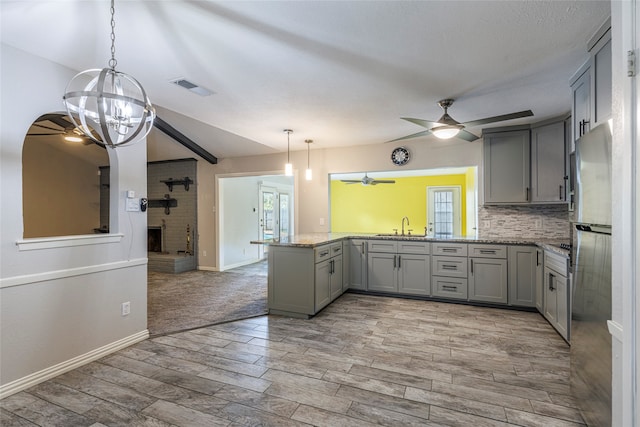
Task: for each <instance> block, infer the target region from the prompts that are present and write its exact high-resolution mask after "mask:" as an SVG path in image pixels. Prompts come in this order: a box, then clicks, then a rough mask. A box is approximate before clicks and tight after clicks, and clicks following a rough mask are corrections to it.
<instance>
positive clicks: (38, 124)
mask: <svg viewBox="0 0 640 427" xmlns="http://www.w3.org/2000/svg"><path fill="white" fill-rule="evenodd" d="M32 126H36V127H39V128H42V129H47V130H52V131H54V132H58V133H64V129H56V128H52V127H51V126H45V125H41V124H40V123H34V124H33V125H32Z"/></svg>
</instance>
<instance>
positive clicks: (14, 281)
mask: <svg viewBox="0 0 640 427" xmlns="http://www.w3.org/2000/svg"><path fill="white" fill-rule="evenodd" d="M146 264H148V259H147V258H138V259H133V260H129V261H118V262H111V263H108V264H99V265H89V266H86V267H78V268H68V269H65V270H56V271H47V272H45V273H37V274H28V275H24V276H15V277H8V278H4V279H0V289H3V288H10V287H12V286H21V285H28V284H31V283H37V282H47V281H51V280H57V279H64V278H67V277H74V276H82V275H85V274H94V273H100V272H103V271H110V270H118V269H121V268H130V267H136V266H139V265H146Z"/></svg>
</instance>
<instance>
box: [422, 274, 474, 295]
mask: <svg viewBox="0 0 640 427" xmlns="http://www.w3.org/2000/svg"><path fill="white" fill-rule="evenodd" d="M431 293H432V294H433V296H434V297H442V298H455V299H464V300H466V299H467V279H460V278H455V277H438V276H433V277H432V278H431Z"/></svg>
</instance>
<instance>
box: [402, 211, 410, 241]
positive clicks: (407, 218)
mask: <svg viewBox="0 0 640 427" xmlns="http://www.w3.org/2000/svg"><path fill="white" fill-rule="evenodd" d="M405 219H406V220H407V225H409V217H406V216H405V217H404V218H402V235H403V236H404V220H405Z"/></svg>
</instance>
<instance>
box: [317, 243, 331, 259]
mask: <svg viewBox="0 0 640 427" xmlns="http://www.w3.org/2000/svg"><path fill="white" fill-rule="evenodd" d="M329 258H331V245H323V246H318V247H317V248H315V259H316V263H318V262H322V261H324V260H325V259H329Z"/></svg>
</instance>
